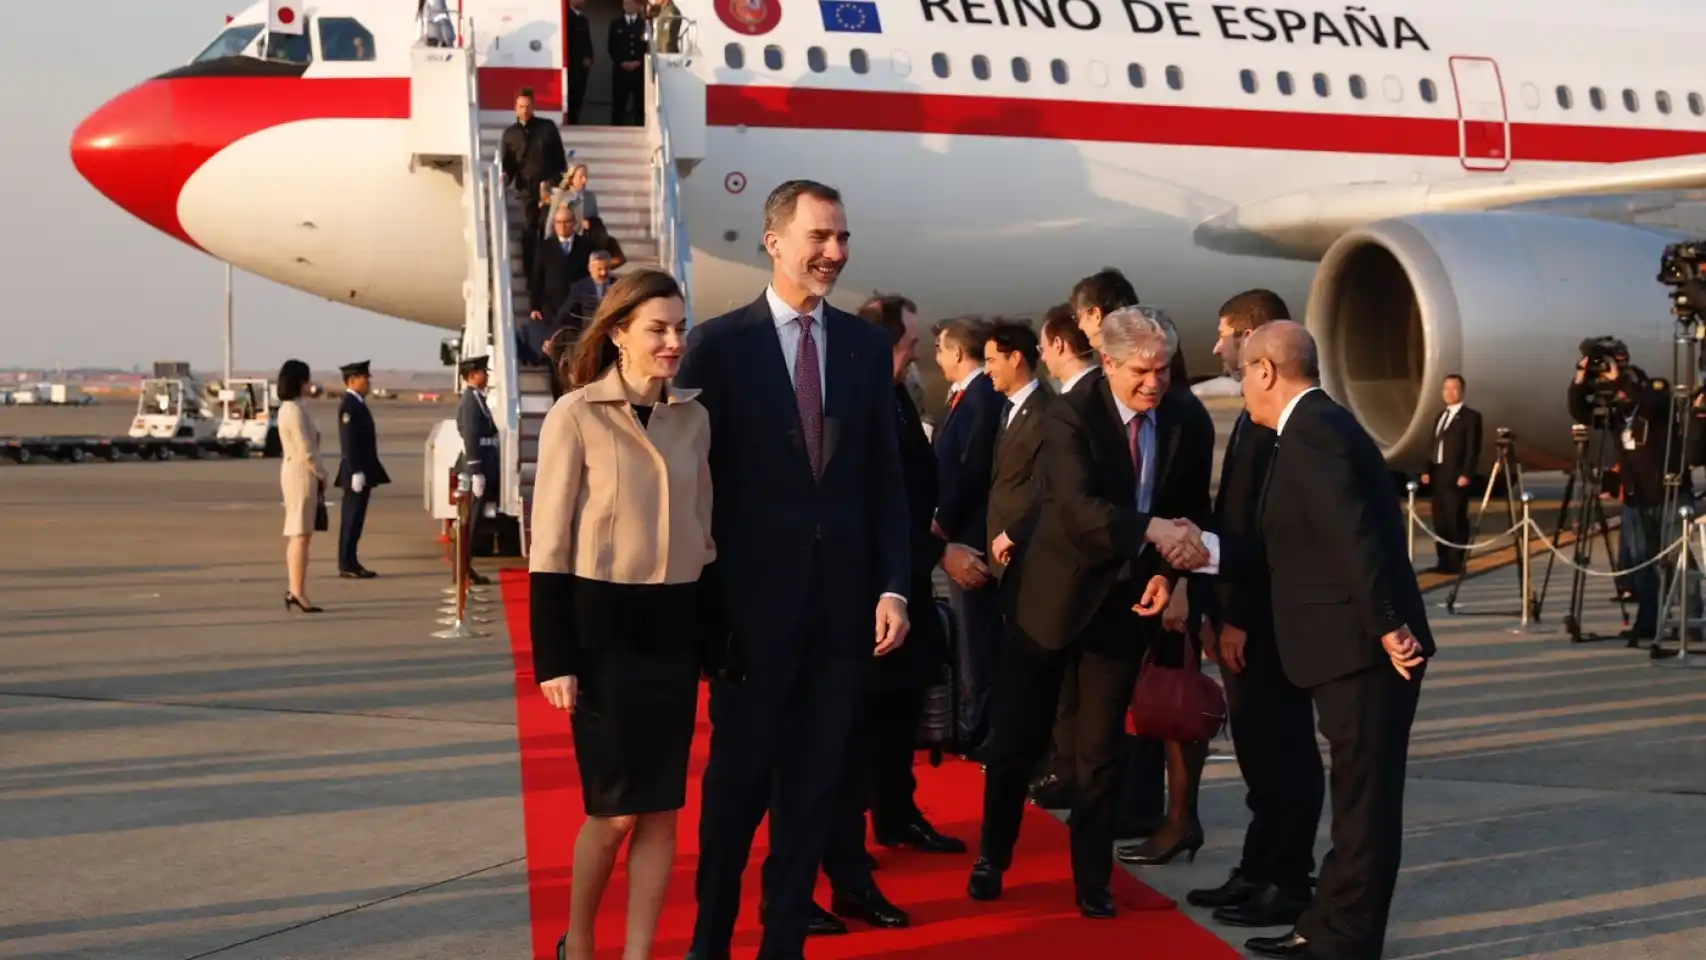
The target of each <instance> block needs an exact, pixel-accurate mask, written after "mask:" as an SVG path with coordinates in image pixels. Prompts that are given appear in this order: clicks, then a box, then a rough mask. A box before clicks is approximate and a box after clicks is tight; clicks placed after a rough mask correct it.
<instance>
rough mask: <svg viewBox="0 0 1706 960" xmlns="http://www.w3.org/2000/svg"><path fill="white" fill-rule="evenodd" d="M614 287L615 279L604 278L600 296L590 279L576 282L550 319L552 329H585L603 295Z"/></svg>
mask: <svg viewBox="0 0 1706 960" xmlns="http://www.w3.org/2000/svg"><path fill="white" fill-rule="evenodd" d="M576 242H577V243H578V242H579V241H576ZM587 256H589V257H590V256H592V253H591V251H588V253H587ZM615 285H616V278H615V277H605V278H604V293H603V294H601V293H599V292H598V286H597V284H595V283H593V282H592V277H590V276H585V277H581V278H580V279H579V280H576V281H575V283H574V286H572V287H570V288H569V295H568V297H567V298H566V299H564V300H563V305H562V306H560V307H558V308H557V313H556V314H555V316H554V317H552V318H550V319H551V320H552V325H551V327H552V329H553V330H556V329H560V328H562V327H571V328H573V329H575V330H584V329H586V326H587V324H589V323H591V322H592V317H593V314H595V313H597V312H598V305H599V304H601V303H603V302H604V294H608V293H609V292H610V288H611V287H613V286H615Z"/></svg>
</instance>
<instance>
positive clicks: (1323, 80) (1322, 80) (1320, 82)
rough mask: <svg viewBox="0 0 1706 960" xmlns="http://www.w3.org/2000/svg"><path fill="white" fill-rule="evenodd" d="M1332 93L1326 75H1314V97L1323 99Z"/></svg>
mask: <svg viewBox="0 0 1706 960" xmlns="http://www.w3.org/2000/svg"><path fill="white" fill-rule="evenodd" d="M1332 92H1333V88H1332V87H1331V86H1330V85H1329V84H1328V83H1327V75H1326V74H1324V73H1317V74H1316V75H1315V95H1316V96H1317V97H1325V96H1329V95H1331V94H1332Z"/></svg>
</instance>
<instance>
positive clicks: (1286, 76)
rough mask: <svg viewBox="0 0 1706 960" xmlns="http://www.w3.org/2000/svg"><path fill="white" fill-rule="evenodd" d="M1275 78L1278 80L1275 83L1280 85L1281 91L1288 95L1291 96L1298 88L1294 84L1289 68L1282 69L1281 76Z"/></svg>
mask: <svg viewBox="0 0 1706 960" xmlns="http://www.w3.org/2000/svg"><path fill="white" fill-rule="evenodd" d="M1274 79H1275V81H1277V82H1276V83H1275V86H1277V87H1279V92H1280V93H1282V94H1285V95H1286V96H1288V97H1289V96H1291V93H1292V91H1293V90H1295V89H1296V88H1295V87H1293V86H1292V83H1291V72H1290V71H1288V70H1281V71H1280V72H1279V76H1277V77H1275V78H1274Z"/></svg>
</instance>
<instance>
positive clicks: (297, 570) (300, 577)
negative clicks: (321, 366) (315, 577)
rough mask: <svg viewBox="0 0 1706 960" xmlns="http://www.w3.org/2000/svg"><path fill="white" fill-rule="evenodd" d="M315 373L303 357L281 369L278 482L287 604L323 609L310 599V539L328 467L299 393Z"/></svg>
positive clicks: (313, 610) (305, 610) (309, 610)
mask: <svg viewBox="0 0 1706 960" xmlns="http://www.w3.org/2000/svg"><path fill="white" fill-rule="evenodd" d="M312 379H313V377H312V375H311V374H310V372H309V370H308V365H307V364H306V363H303V362H302V361H301V360H286V361H285V362H284V366H282V367H280V368H279V371H278V399H279V405H278V444H279V447H281V448H282V450H283V452H284V462H283V463H282V464H280V465H279V470H278V485H279V487H280V488H281V489H282V490H283V492H284V535H285V536H286V537H287V538H289V540H288V542H287V543H286V544H285V549H284V563H285V567H286V569H287V570H289V572H290V589H289V590H288V591H286V592H285V594H284V608H285V609H286V610H289V609H290V608H291V607H295V608H296V609H298V610H301V611H302V612H303V613H319V612H320V608H319V607H316V606H314V604H313V603H311V602H309V600H308V541H310V540H312V539H313V538H314V518H315V516H316V515H317V514H318V513H319V510H320V504H322V503H324V502H325V499H326V470H325V468H324V467H322V466H320V428H319V427H316V426H315V425H314V419H313V418H312V417H310V416H308V411H306V410H304V409H302V402H301V399H300V398H301V396H302V394H304V393H306V392H307V390H308V385H309V383H310V382H311V381H312Z"/></svg>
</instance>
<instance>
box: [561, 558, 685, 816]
mask: <svg viewBox="0 0 1706 960" xmlns="http://www.w3.org/2000/svg"><path fill="white" fill-rule="evenodd" d="M574 592H575V597H574V605H573V614H572V615H573V616H574V618H575V621H576V623H575V633H576V634H577V635H578V639H579V640H580V646H581V650H582V652H581V653H580V655H579V657H578V658H577V659H578V661H579V663H578V665H577V669H576V670H575V675H576V676H577V677H578V679H579V693H578V696H577V698H576V700H575V709H574V713H573V714H572V717H571V721H570V722H571V725H572V726H573V728H574V737H575V762H576V764H577V765H578V766H579V768H580V778H581V792H582V795H583V799H584V800H585V803H586V813H587V816H591V817H618V816H627V815H633V814H640V813H659V812H662V811H666V810H679V809H680V808H681V807H682V806H683V805H685V804H686V802H687V757H688V753H689V751H690V750H691V749H692V746H693V733H694V729H695V727H696V725H697V722H698V716H699V673H700V637H699V628H698V605H699V593H698V587H697V585H695V584H690V583H689V584H670V585H658V584H641V585H628V584H614V583H602V582H599V581H594V580H582V579H580V578H578V577H577V578H575V587H574Z"/></svg>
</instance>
